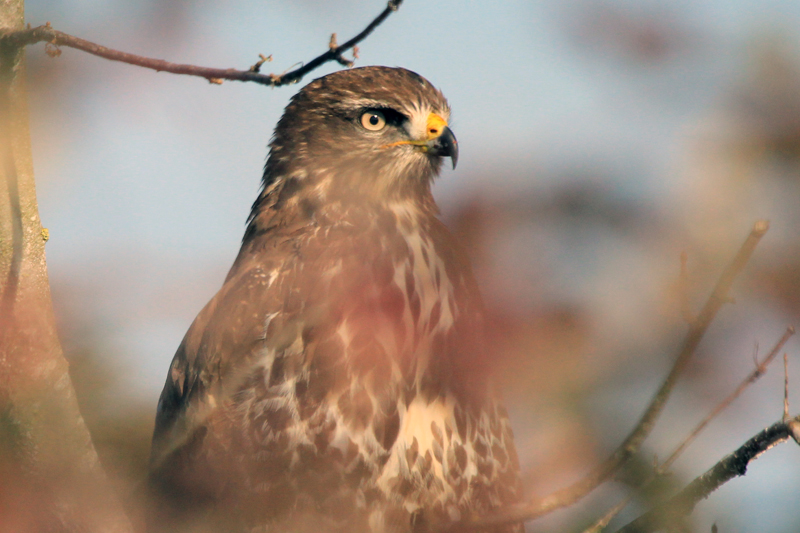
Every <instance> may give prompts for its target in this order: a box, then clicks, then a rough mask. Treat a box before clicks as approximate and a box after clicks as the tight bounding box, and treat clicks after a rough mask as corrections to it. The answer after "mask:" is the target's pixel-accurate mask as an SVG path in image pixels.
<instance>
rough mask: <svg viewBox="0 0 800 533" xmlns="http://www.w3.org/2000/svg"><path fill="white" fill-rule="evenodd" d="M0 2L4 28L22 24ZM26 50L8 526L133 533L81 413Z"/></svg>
mask: <svg viewBox="0 0 800 533" xmlns="http://www.w3.org/2000/svg"><path fill="white" fill-rule="evenodd" d="M23 12H24V6H23V2H22V0H3V1H2V2H0V29H3V30H8V29H18V28H20V27H22V26H23ZM24 78H25V62H24V53H23V50H22V49H21V48H19V47H16V46H9V45H7V44H2V45H0V158H1V159H2V164H0V175H2V189H0V478H2V480H3V485H4V486H5V487H13V490H3V491H0V523H2V528H3V529H4V530H6V531H46V530H47V531H86V532H98V533H99V532H101V531H110V532H128V531H131V525H130V523H129V521H128V519H127V517H126V516H125V514H124V513H123V511H122V508H121V506H120V505H119V502H118V501H117V500H116V498H115V496H114V495H113V492H112V491H109V490H108V486H107V480H106V478H105V474H104V472H103V470H102V468H101V465H100V461H99V459H98V456H97V453H96V452H95V449H94V447H93V445H92V441H91V437H90V436H89V432H88V430H87V428H86V425H85V423H84V421H83V418H82V417H81V414H80V412H79V410H78V402H77V399H76V397H75V391H74V390H73V388H72V383H71V381H70V377H69V373H68V364H67V361H66V360H65V359H64V356H63V353H62V350H61V345H60V344H59V340H58V335H57V333H56V324H55V316H54V314H53V307H52V302H51V300H50V285H49V281H48V278H47V268H46V264H45V251H44V246H45V240H46V239H45V238H44V233H43V228H42V226H41V223H40V221H39V213H38V207H37V202H36V187H35V183H34V177H33V160H32V156H31V146H30V133H29V129H28V104H27V95H26V90H25V79H24Z"/></svg>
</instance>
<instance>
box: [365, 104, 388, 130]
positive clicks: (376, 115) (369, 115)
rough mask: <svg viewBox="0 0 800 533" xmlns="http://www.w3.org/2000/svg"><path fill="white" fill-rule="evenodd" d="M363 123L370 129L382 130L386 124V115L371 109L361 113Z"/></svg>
mask: <svg viewBox="0 0 800 533" xmlns="http://www.w3.org/2000/svg"><path fill="white" fill-rule="evenodd" d="M361 125H362V126H364V128H365V129H368V130H369V131H380V130H382V129H383V128H384V127H385V126H386V117H384V116H383V113H382V112H381V111H378V110H377V109H371V110H370V111H367V112H365V113H364V114H363V115H361Z"/></svg>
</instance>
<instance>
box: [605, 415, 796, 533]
mask: <svg viewBox="0 0 800 533" xmlns="http://www.w3.org/2000/svg"><path fill="white" fill-rule="evenodd" d="M797 424H800V416H799V417H795V418H793V419H792V420H790V421H786V422H784V421H781V422H777V423H775V424H773V425H771V426H770V427H768V428H767V429H765V430H763V431H762V432H760V433H759V434H758V435H756V436H754V437H753V438H751V439H750V440H748V441H747V442H746V443H744V444H743V445H742V446H741V447H739V449H737V450H736V451H735V452H733V453H732V454H730V455H728V456H726V457H724V458H723V459H722V460H721V461H719V462H718V463H717V464H715V465H714V466H713V467H712V468H711V469H709V470H708V471H707V472H706V473H705V474H703V475H701V476H700V477H698V478H696V479H695V480H694V481H692V482H691V483H689V485H687V486H686V487H685V488H684V489H683V490H682V491H680V492H679V493H678V494H677V495H675V496H674V497H673V498H671V499H670V500H669V501H668V502H667V503H665V504H664V505H661V506H659V507H657V508H655V509H653V510H651V511H649V512H647V513H645V514H643V515H642V516H640V517H639V518H637V519H636V520H634V521H633V522H631V523H630V524H628V525H627V526H625V527H623V528H622V529H620V530H619V531H618V532H617V533H647V532H651V531H657V530H661V529H663V528H665V526H667V525H668V524H670V523H673V522H674V521H675V520H677V519H679V518H682V517H685V516H688V515H689V514H691V512H692V510H693V509H694V506H695V505H697V503H698V502H699V501H700V500H702V499H705V498H707V497H708V495H709V494H711V493H712V492H714V491H715V490H716V489H717V488H719V487H720V486H722V485H723V484H724V483H726V482H727V481H729V480H731V479H733V478H734V477H736V476H743V475H744V474H745V472H746V471H747V466H748V465H749V464H750V461H752V460H753V459H755V458H756V457H758V456H759V455H761V454H762V453H764V452H765V451H767V450H769V449H770V448H772V447H773V446H775V445H777V444H779V443H781V442H783V441H785V440H787V439H788V438H789V437H791V436H792V427H791V426H792V425H797Z"/></svg>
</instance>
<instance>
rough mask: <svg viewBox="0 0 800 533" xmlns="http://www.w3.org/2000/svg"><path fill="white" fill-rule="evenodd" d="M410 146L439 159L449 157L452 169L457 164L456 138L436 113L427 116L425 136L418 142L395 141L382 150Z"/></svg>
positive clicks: (445, 122)
mask: <svg viewBox="0 0 800 533" xmlns="http://www.w3.org/2000/svg"><path fill="white" fill-rule="evenodd" d="M406 144H410V145H412V146H414V147H416V148H417V149H418V150H420V151H422V152H425V153H428V154H431V155H436V156H439V157H449V158H450V160H451V161H452V162H453V169H454V170H455V168H456V163H458V141H457V140H456V136H455V135H453V132H452V131H451V130H450V128H449V127H448V126H447V121H446V120H445V119H443V118H442V117H441V116H439V115H437V114H436V113H431V114H430V115H428V119H427V123H426V126H425V136H424V137H423V138H422V139H418V140H408V141H397V142H394V143H391V144H386V145H384V146H382V148H389V147H392V146H400V145H406Z"/></svg>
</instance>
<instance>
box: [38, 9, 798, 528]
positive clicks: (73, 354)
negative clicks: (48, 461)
mask: <svg viewBox="0 0 800 533" xmlns="http://www.w3.org/2000/svg"><path fill="white" fill-rule="evenodd" d="M384 5H385V4H384V2H382V1H380V0H357V1H351V2H344V1H339V0H328V1H322V0H302V1H297V2H293V3H289V2H252V1H245V0H238V1H237V0H220V1H216V2H212V1H208V0H185V1H173V2H162V1H159V0H136V1H131V0H107V1H104V2H99V1H92V0H72V1H70V0H28V2H27V6H26V12H27V20H28V22H30V23H31V24H34V25H38V24H42V23H44V22H46V21H49V22H51V23H52V24H53V26H54V27H55V28H56V29H59V30H62V31H65V32H67V33H70V34H73V35H77V36H80V37H83V38H85V39H89V40H92V41H95V42H97V43H100V44H104V45H106V46H110V47H113V48H117V49H121V50H125V51H129V52H133V53H139V54H143V55H147V56H152V57H157V58H163V59H167V60H170V61H174V62H185V63H194V64H198V65H205V66H217V67H237V68H247V67H248V66H249V65H251V64H253V63H254V62H255V61H256V60H257V59H258V54H259V53H262V54H272V55H273V57H274V62H273V63H271V64H267V65H265V66H264V68H263V70H264V71H266V72H270V71H274V72H282V71H284V70H288V69H290V68H291V67H292V66H293V65H295V63H296V62H298V61H303V60H309V59H311V58H312V57H314V56H316V55H318V54H319V53H321V52H322V51H324V50H325V47H326V46H327V43H328V40H329V37H330V34H331V33H332V32H337V33H338V35H339V41H340V42H343V41H344V40H345V39H347V38H349V37H350V36H352V35H354V34H355V33H357V32H358V31H360V30H361V28H362V27H363V26H364V25H365V24H366V23H367V22H368V21H369V20H371V18H372V17H374V16H375V15H377V13H378V12H380V10H381V9H383V7H384ZM370 64H383V65H389V66H404V67H406V68H410V69H412V70H415V71H417V72H419V73H420V74H422V75H424V76H426V77H428V78H429V79H430V80H431V81H432V82H433V83H434V84H436V85H437V86H439V87H440V88H441V89H442V90H443V91H444V93H445V94H446V95H447V97H448V98H449V100H450V103H451V105H452V107H453V110H454V115H453V120H452V127H453V129H454V131H455V132H456V134H457V135H458V138H459V141H460V145H461V159H460V160H459V167H458V169H457V170H456V171H455V172H453V171H451V170H449V169H446V170H444V172H443V173H442V176H441V178H440V179H439V181H438V182H437V184H436V189H435V193H436V197H437V200H438V201H439V203H440V205H441V207H442V211H443V218H444V219H445V220H446V221H447V222H448V224H449V225H450V226H451V228H453V230H454V231H456V232H457V233H458V234H459V235H460V237H461V239H462V240H463V241H464V242H465V243H466V245H467V247H468V248H469V250H470V253H471V254H472V260H473V262H474V265H475V268H476V273H477V275H478V277H479V282H480V284H481V287H482V290H483V293H484V296H485V299H486V303H487V308H488V312H489V322H490V326H491V327H490V330H491V332H490V333H491V335H492V338H493V343H494V345H495V346H496V347H497V349H496V353H495V354H494V356H495V358H496V361H497V379H498V381H499V382H500V383H501V385H502V387H503V389H504V390H505V395H506V400H507V403H508V405H509V408H510V411H511V414H512V417H513V423H514V426H515V428H516V432H517V441H518V447H519V450H520V455H521V458H522V464H523V472H524V477H525V484H526V487H527V488H528V490H529V492H530V494H538V495H544V494H547V493H548V492H550V491H552V490H554V489H557V488H560V487H563V486H565V485H566V484H567V483H569V482H570V481H573V480H576V479H578V477H579V476H580V475H581V474H582V473H585V472H586V471H587V470H588V469H589V468H590V467H591V466H592V465H593V464H596V462H597V461H599V460H601V459H602V458H604V457H605V456H606V455H607V454H608V453H609V451H610V450H612V449H613V447H614V446H615V445H616V444H618V443H619V441H620V440H621V439H622V438H623V436H624V435H625V434H627V432H628V431H629V430H630V429H631V428H632V427H633V425H634V423H635V421H636V420H637V418H638V416H639V414H640V413H641V411H642V409H643V407H644V405H645V404H646V402H647V401H648V400H649V399H650V397H651V396H652V394H653V392H654V391H655V390H656V388H657V386H658V384H659V382H660V380H661V379H662V378H663V376H664V375H665V374H666V372H667V370H668V369H669V367H670V364H671V362H672V360H673V358H674V354H675V351H676V348H677V346H678V345H679V343H680V340H681V339H682V337H683V334H684V332H685V330H686V323H685V321H684V320H683V318H682V316H681V305H680V302H681V300H682V297H681V295H682V294H684V292H685V294H688V297H689V300H690V304H691V306H692V307H693V308H694V309H695V310H697V309H699V306H700V305H701V303H702V302H703V301H704V299H705V297H706V296H707V294H708V292H709V291H710V288H711V286H712V284H713V282H714V280H715V279H716V277H717V276H718V275H719V272H720V271H721V269H722V268H723V266H724V265H725V264H726V262H727V261H728V260H729V259H730V258H731V257H732V255H733V254H734V253H735V251H736V249H737V248H738V246H739V245H740V243H741V242H742V241H743V239H744V238H745V236H746V235H747V233H748V231H749V230H750V227H751V226H752V224H753V222H754V221H755V220H756V219H758V218H767V219H769V220H770V221H771V230H770V231H769V233H768V234H767V236H766V238H765V239H764V241H763V242H762V244H761V245H760V246H759V248H758V250H757V252H756V256H755V258H754V259H753V260H752V262H751V263H750V265H749V266H748V269H747V271H746V272H745V274H744V276H743V277H742V278H741V279H740V280H739V282H738V283H737V285H736V287H735V290H734V295H735V298H736V303H735V305H731V306H726V307H725V308H724V309H723V311H722V312H721V313H720V316H719V317H718V319H717V320H716V321H715V323H714V324H713V326H712V328H711V330H710V331H709V333H708V336H707V338H706V340H705V341H704V343H703V345H702V346H701V349H700V350H699V352H698V354H697V357H696V359H695V361H694V362H693V364H692V366H691V368H690V369H689V371H688V372H687V375H686V376H685V377H684V379H683V380H682V383H681V385H680V386H679V387H678V390H677V391H676V393H675V395H674V397H673V399H672V400H671V401H670V404H669V406H668V408H667V411H666V413H665V414H664V416H663V417H662V420H661V422H660V424H659V426H658V428H657V430H656V431H655V433H654V434H653V436H652V437H651V438H650V439H648V441H647V444H646V447H645V449H644V451H643V453H642V455H641V457H640V461H639V462H640V463H641V464H642V465H647V464H649V463H650V462H652V460H653V457H654V456H658V457H665V456H667V455H668V454H669V452H670V451H671V450H672V448H673V447H674V446H675V445H677V443H679V442H680V441H681V440H682V439H683V437H684V436H685V435H686V434H687V433H688V431H689V430H690V429H691V428H692V427H693V426H694V424H695V423H697V421H699V420H700V419H701V418H702V417H703V416H704V415H705V413H706V412H707V411H708V410H710V409H711V407H713V406H714V405H715V404H716V403H717V402H719V401H720V400H721V399H722V398H723V397H724V396H725V395H727V394H728V393H729V392H730V391H732V390H733V389H734V388H735V385H736V383H738V381H739V380H741V379H742V378H743V377H744V376H745V375H746V374H747V373H748V372H750V371H751V370H752V369H753V366H754V364H753V357H754V354H758V355H762V356H763V355H764V354H765V353H766V352H767V351H768V350H769V349H770V347H771V346H772V345H773V344H774V342H775V341H776V340H777V339H778V338H779V337H780V335H781V334H782V332H783V331H784V330H785V328H786V327H787V326H788V325H790V324H796V323H797V319H798V317H799V316H800V2H793V1H778V0H771V1H770V0H707V1H704V2H689V1H685V0H679V1H675V2H670V3H668V4H667V3H664V2H656V1H623V0H614V1H601V0H567V1H554V0H541V1H535V2H531V1H529V0H525V1H505V2H470V1H455V0H447V1H444V0H443V1H438V2H421V1H419V0H417V1H414V0H406V3H404V4H403V6H402V7H401V9H400V10H399V11H398V12H397V13H395V14H394V15H392V16H391V17H390V18H389V19H388V20H387V21H386V22H385V23H384V25H383V26H381V27H380V28H379V29H378V30H377V31H376V33H375V34H374V35H373V36H371V37H370V38H369V39H368V40H367V41H365V42H364V43H363V44H362V45H361V51H360V59H359V60H358V65H370ZM28 68H29V89H30V101H31V109H32V117H31V119H32V137H33V147H34V158H35V170H36V175H37V183H38V195H39V207H40V212H41V218H42V221H43V224H44V225H45V226H46V227H47V228H49V231H50V235H51V240H50V241H49V242H48V244H47V254H48V263H49V271H50V277H51V282H52V287H53V290H54V300H55V305H56V308H57V313H58V316H59V320H60V327H61V335H62V339H63V342H64V345H65V350H66V352H67V356H68V357H69V359H70V361H71V364H72V369H73V378H74V381H75V385H76V387H77V389H78V394H79V397H80V400H81V404H82V408H83V411H84V414H85V416H86V418H87V422H88V423H89V425H90V428H91V430H92V432H93V434H94V436H95V439H96V444H97V446H98V448H99V451H100V453H101V456H102V458H103V460H104V462H105V464H106V467H107V469H108V470H109V473H110V475H111V477H112V479H113V480H114V482H115V484H116V485H117V487H118V488H119V490H120V491H121V493H122V494H123V495H124V497H125V498H126V499H129V500H130V499H132V498H134V496H133V495H134V494H135V493H136V490H137V487H139V485H138V484H139V483H140V482H141V480H142V478H143V475H144V471H145V465H146V461H147V454H148V449H149V438H150V432H151V431H152V424H153V416H154V412H155V405H156V401H157V397H158V394H159V392H160V389H161V386H162V385H163V382H164V378H165V376H166V371H167V367H168V365H169V362H170V360H171V357H172V355H173V353H174V351H175V349H176V348H177V346H178V344H179V343H180V341H181V338H182V336H183V334H184V332H185V331H186V329H187V328H188V326H189V325H190V323H191V321H192V320H193V318H194V316H195V315H196V313H197V312H198V311H199V310H200V309H201V308H202V306H203V305H204V304H205V302H206V301H207V300H208V299H209V298H210V297H211V296H212V295H213V294H214V292H215V291H216V290H217V288H218V287H219V286H220V284H221V283H222V280H223V278H224V276H225V273H226V271H227V269H228V267H229V266H230V264H231V262H232V261H233V259H234V257H235V254H236V252H237V250H238V244H239V242H240V239H241V235H242V232H243V230H244V222H245V218H246V216H247V213H248V210H249V207H250V204H251V203H252V201H253V199H254V198H255V196H256V194H257V191H258V186H259V180H260V176H261V169H262V166H263V163H264V160H265V157H266V145H267V143H268V141H269V139H270V135H271V131H272V128H273V126H274V124H275V122H276V121H277V120H278V118H279V116H280V114H281V112H282V109H283V107H284V106H285V105H286V103H287V101H288V99H289V98H290V97H291V95H292V94H294V92H295V91H296V90H297V87H286V88H280V89H270V88H265V87H261V86H257V85H254V84H242V83H236V82H226V83H224V84H223V85H221V86H217V85H211V84H209V83H207V82H205V81H204V80H202V79H197V78H191V77H185V76H175V75H170V74H164V73H155V72H151V71H147V70H143V69H139V68H136V67H132V66H129V65H123V64H119V63H112V62H109V61H105V60H101V59H99V58H95V57H92V56H89V55H87V54H84V53H82V52H79V51H75V50H71V49H64V50H63V54H62V55H61V56H60V57H57V58H50V57H48V56H47V55H46V54H45V53H44V50H43V46H42V45H37V46H34V47H30V48H29V49H28ZM334 68H338V67H336V66H335V65H330V66H327V67H324V68H322V69H320V70H318V71H316V72H315V73H313V74H312V75H311V76H309V77H308V78H307V79H306V80H305V82H307V81H310V80H311V79H312V78H313V77H316V76H319V75H323V74H325V73H327V72H330V71H331V70H333V69H334ZM684 251H685V252H686V253H687V257H688V263H687V267H688V289H687V290H686V291H682V290H681V289H680V286H681V283H680V282H679V276H678V273H679V265H680V261H679V257H680V254H681V252H684ZM798 347H800V344H798V341H797V340H792V341H790V343H789V344H788V345H787V347H786V351H787V352H788V353H789V355H790V359H789V368H790V372H789V379H790V388H791V393H790V401H791V402H792V403H791V405H792V406H793V412H794V413H796V412H797V411H798V410H800V359H798V357H797V355H798ZM783 377H784V376H783V371H782V369H781V365H780V363H779V362H778V363H777V364H775V365H773V367H772V368H771V369H770V371H769V372H768V373H767V375H766V376H765V377H764V378H762V379H761V380H760V381H759V382H758V383H757V384H755V385H754V386H752V387H751V388H750V389H748V390H747V391H746V393H745V394H744V395H743V396H742V397H741V398H740V399H739V400H738V401H737V402H736V403H735V404H734V405H733V406H732V407H731V408H730V409H729V410H728V411H727V412H725V413H724V414H723V415H721V416H720V417H719V418H717V419H716V420H715V421H714V422H713V423H712V424H711V426H710V427H709V428H708V430H707V431H706V432H705V433H704V434H703V435H702V437H701V438H700V439H698V441H697V442H696V443H694V444H693V445H692V446H691V447H690V448H689V450H688V451H687V452H686V453H685V454H684V456H682V458H681V459H680V460H679V461H678V462H677V463H676V464H675V466H674V468H673V470H672V476H670V477H669V478H668V479H667V481H666V482H665V485H666V486H667V487H671V488H676V487H679V486H682V485H683V484H685V483H686V482H688V481H689V480H691V479H692V478H693V477H695V476H697V475H699V474H700V473H702V472H703V471H705V470H706V469H707V468H708V467H710V466H711V465H712V464H713V463H714V462H716V461H717V460H718V459H720V458H721V457H722V456H723V455H724V454H726V453H728V452H730V451H732V450H733V449H735V448H736V447H738V446H739V445H740V444H742V443H743V442H744V441H745V440H746V439H747V438H749V437H750V436H751V435H753V434H754V433H756V432H757V431H759V430H760V429H762V428H763V427H766V426H767V425H769V424H771V423H772V422H774V421H776V420H777V419H778V418H779V417H780V415H781V412H782V407H783ZM634 475H635V472H628V478H631V477H633V476H634ZM626 492H627V488H626V483H625V479H623V480H621V481H618V482H615V483H611V484H609V485H608V486H606V487H604V488H603V489H602V490H600V491H598V492H597V493H596V494H593V495H592V496H591V497H590V498H588V499H587V500H586V501H584V502H583V503H581V504H580V505H578V506H575V507H572V508H569V509H566V510H563V511H560V512H558V513H555V514H553V515H551V516H549V517H547V518H546V519H543V520H539V521H537V522H534V523H532V524H530V525H529V530H530V531H580V530H581V528H582V527H585V526H586V525H587V524H589V523H590V522H591V521H592V519H593V518H594V517H596V516H597V515H598V514H599V513H601V512H602V511H603V510H605V509H606V508H607V507H608V506H609V505H611V504H613V503H616V501H617V500H618V499H619V498H620V497H622V496H623V495H624V494H626ZM644 496H645V495H642V497H640V498H638V499H637V501H636V502H634V504H633V505H632V506H631V507H630V508H628V509H627V510H626V511H625V512H624V513H623V514H622V515H621V516H620V518H619V519H618V520H617V521H616V522H615V523H614V524H615V525H616V526H619V525H621V524H623V523H626V522H627V521H628V520H630V519H632V518H633V517H635V516H637V515H638V514H639V513H641V512H642V511H643V510H644V509H646V502H645V499H646V498H645V497H644ZM798 503H800V449H798V447H797V446H796V445H794V444H784V445H782V446H780V447H778V448H777V449H774V450H771V451H770V452H769V453H767V454H766V455H765V456H763V457H761V458H760V459H758V461H756V462H755V463H754V464H753V465H752V466H751V468H750V471H749V473H748V475H747V477H746V478H741V479H737V480H734V481H732V482H730V483H728V484H727V485H726V486H725V487H723V488H722V489H721V490H719V491H718V492H716V493H715V494H713V495H712V497H711V498H709V499H708V500H707V501H705V502H703V503H701V504H700V505H699V506H698V508H697V511H696V512H695V514H694V515H693V517H692V519H691V521H690V522H689V527H690V528H691V530H695V531H703V532H707V531H710V530H711V526H712V524H713V523H716V524H717V526H718V528H719V531H720V532H724V533H733V532H747V531H770V532H773V533H781V532H787V533H788V532H795V531H797V530H798V529H800V516H798V513H797V506H798ZM613 529H615V526H612V530H613Z"/></svg>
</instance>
